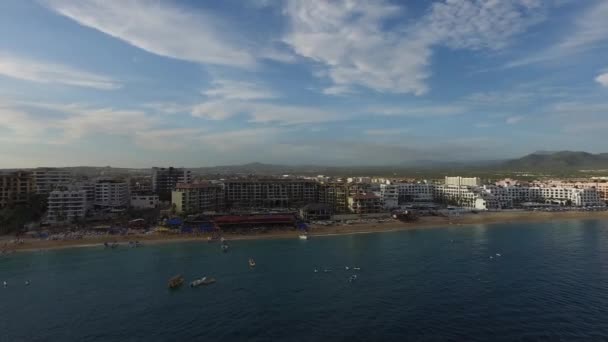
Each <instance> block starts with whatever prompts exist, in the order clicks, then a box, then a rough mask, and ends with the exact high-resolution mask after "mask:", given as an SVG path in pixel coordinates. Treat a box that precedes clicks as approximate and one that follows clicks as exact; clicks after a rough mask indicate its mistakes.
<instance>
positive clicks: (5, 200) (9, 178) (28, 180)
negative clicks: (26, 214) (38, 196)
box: [0, 171, 34, 208]
mask: <svg viewBox="0 0 608 342" xmlns="http://www.w3.org/2000/svg"><path fill="white" fill-rule="evenodd" d="M33 192H34V180H33V178H32V174H31V173H29V172H25V171H15V172H9V173H4V174H0V208H4V207H6V206H8V205H10V204H14V203H22V202H25V201H27V200H28V198H29V196H30V194H31V193H33Z"/></svg>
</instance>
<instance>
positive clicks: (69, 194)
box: [47, 190, 88, 224]
mask: <svg viewBox="0 0 608 342" xmlns="http://www.w3.org/2000/svg"><path fill="white" fill-rule="evenodd" d="M87 207H88V206H87V192H86V191H85V190H53V191H51V193H50V194H49V198H48V211H47V222H48V223H51V224H56V223H63V222H74V221H77V220H80V219H84V218H85V216H86V214H87Z"/></svg>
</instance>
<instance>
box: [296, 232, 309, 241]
mask: <svg viewBox="0 0 608 342" xmlns="http://www.w3.org/2000/svg"><path fill="white" fill-rule="evenodd" d="M298 238H299V239H300V240H308V234H306V233H304V234H300V235H299V236H298Z"/></svg>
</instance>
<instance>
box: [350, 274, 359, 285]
mask: <svg viewBox="0 0 608 342" xmlns="http://www.w3.org/2000/svg"><path fill="white" fill-rule="evenodd" d="M355 280H357V275H356V274H353V275H352V276H350V278H348V281H349V282H351V283H352V282H353V281H355Z"/></svg>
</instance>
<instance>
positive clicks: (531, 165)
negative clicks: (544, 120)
mask: <svg viewBox="0 0 608 342" xmlns="http://www.w3.org/2000/svg"><path fill="white" fill-rule="evenodd" d="M500 167H501V168H502V169H505V170H520V171H537V170H551V171H560V170H587V169H589V170H591V169H608V153H599V154H593V153H588V152H574V151H558V152H546V151H543V152H535V153H532V154H529V155H527V156H524V157H521V158H518V159H513V160H509V161H506V162H504V163H502V164H500Z"/></svg>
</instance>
